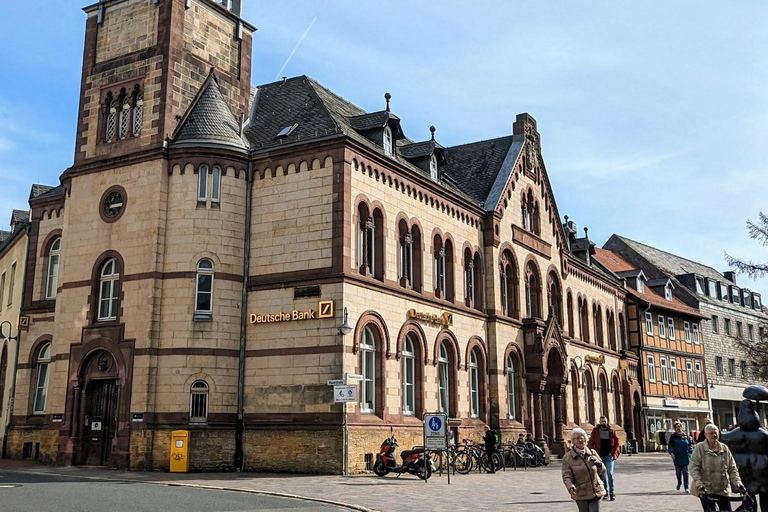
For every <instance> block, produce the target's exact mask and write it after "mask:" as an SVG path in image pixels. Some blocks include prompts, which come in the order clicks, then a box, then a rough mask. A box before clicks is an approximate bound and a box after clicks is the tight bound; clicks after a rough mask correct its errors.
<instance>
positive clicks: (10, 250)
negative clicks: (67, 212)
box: [0, 189, 36, 454]
mask: <svg viewBox="0 0 768 512" xmlns="http://www.w3.org/2000/svg"><path fill="white" fill-rule="evenodd" d="M35 191H36V189H33V191H32V192H33V194H34V193H35ZM10 225H11V229H10V231H4V230H0V440H2V445H0V446H2V453H3V454H5V452H6V447H7V443H6V439H7V438H6V431H7V427H8V422H9V421H10V416H11V415H10V410H11V407H12V404H13V400H12V396H13V386H14V376H15V374H16V353H17V349H18V342H17V340H16V338H17V337H18V333H19V328H21V329H24V328H25V327H26V325H24V324H23V323H21V322H19V312H20V311H21V303H22V300H23V290H24V282H23V279H24V267H25V265H26V261H27V239H28V227H29V212H25V211H21V210H13V212H12V214H11V223H10Z"/></svg>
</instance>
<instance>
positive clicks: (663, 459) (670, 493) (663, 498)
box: [0, 454, 701, 512]
mask: <svg viewBox="0 0 768 512" xmlns="http://www.w3.org/2000/svg"><path fill="white" fill-rule="evenodd" d="M11 469H12V470H14V471H23V472H34V473H38V474H51V475H59V476H77V477H79V478H93V479H103V480H109V481H133V482H135V481H140V482H147V483H156V484H164V485H186V486H194V487H207V488H215V489H222V488H223V489H230V490H239V491H249V492H260V493H266V494H273V493H275V494H278V495H286V496H291V497H303V498H310V499H317V500H329V501H331V502H335V503H338V504H346V505H355V506H356V508H358V510H366V509H370V510H376V511H382V512H384V511H387V512H389V511H399V510H412V509H413V508H414V507H417V508H422V509H425V510H440V509H445V510H491V509H498V508H502V509H507V510H509V509H511V510H519V511H535V512H549V511H552V512H555V511H558V512H559V511H561V510H575V509H576V507H575V506H574V504H573V502H572V501H571V500H570V499H569V498H568V494H567V493H566V491H565V488H564V486H563V483H562V480H561V478H560V464H559V461H553V462H552V464H550V465H549V466H548V467H543V468H535V469H527V470H522V469H518V470H517V471H514V470H508V471H506V472H500V473H497V474H495V475H490V474H485V473H483V474H479V473H472V474H469V475H455V476H451V484H450V486H449V485H448V483H447V479H446V477H445V475H444V476H442V477H439V476H437V475H435V476H433V478H431V479H430V480H429V482H428V483H424V482H422V481H420V480H417V479H416V477H414V476H411V475H403V476H401V477H400V478H396V477H395V476H392V475H388V476H386V477H384V478H379V477H376V476H373V475H359V476H349V477H343V476H304V475H282V474H280V475H278V474H266V473H265V474H262V473H241V474H235V473H188V474H178V473H174V474H170V473H139V472H124V471H113V470H106V469H90V468H82V467H69V468H58V467H56V468H54V467H49V466H41V465H38V464H35V463H29V462H21V461H6V460H3V461H0V471H2V470H11ZM615 479H616V484H617V500H616V501H615V502H602V504H601V509H602V510H604V511H616V512H618V511H622V512H623V511H627V512H635V511H638V512H639V511H647V510H654V511H670V512H687V511H691V512H693V511H696V510H700V509H701V507H700V505H699V501H698V499H696V498H693V497H692V496H690V495H687V494H684V493H682V492H679V491H675V490H674V489H675V472H674V467H673V465H672V463H671V462H670V460H669V457H668V456H667V455H666V454H640V455H633V456H632V457H627V456H626V455H624V456H622V457H621V458H620V459H619V460H618V461H617V463H616V475H615Z"/></svg>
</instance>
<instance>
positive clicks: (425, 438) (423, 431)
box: [421, 418, 429, 483]
mask: <svg viewBox="0 0 768 512" xmlns="http://www.w3.org/2000/svg"><path fill="white" fill-rule="evenodd" d="M421 422H422V424H423V423H424V418H422V419H421ZM421 435H422V436H423V437H424V475H425V476H426V474H427V432H426V429H425V428H423V427H422V429H421ZM427 480H429V478H425V479H424V483H427Z"/></svg>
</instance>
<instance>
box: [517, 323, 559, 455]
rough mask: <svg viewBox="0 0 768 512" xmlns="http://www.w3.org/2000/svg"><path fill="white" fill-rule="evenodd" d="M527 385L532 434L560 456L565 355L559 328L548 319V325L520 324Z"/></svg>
mask: <svg viewBox="0 0 768 512" xmlns="http://www.w3.org/2000/svg"><path fill="white" fill-rule="evenodd" d="M523 335H524V339H525V362H526V368H525V372H526V383H527V385H528V392H529V393H530V399H531V400H532V402H533V411H532V412H533V422H532V423H533V435H534V437H535V439H536V442H537V443H538V444H540V445H541V446H545V445H547V446H549V448H550V450H551V451H553V452H555V453H558V454H562V453H564V451H565V443H564V440H563V424H564V420H565V418H566V415H565V414H564V407H563V405H564V403H565V389H566V385H567V384H568V377H567V373H566V368H567V365H566V360H567V352H566V348H565V342H564V341H563V338H562V333H561V331H560V327H559V326H558V324H557V322H556V321H555V317H554V316H551V317H550V318H549V320H547V322H546V323H545V322H543V321H541V320H538V319H534V318H526V319H525V320H524V321H523Z"/></svg>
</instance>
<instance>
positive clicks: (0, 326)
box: [0, 320, 19, 458]
mask: <svg viewBox="0 0 768 512" xmlns="http://www.w3.org/2000/svg"><path fill="white" fill-rule="evenodd" d="M5 324H8V334H5ZM11 333H13V324H12V323H11V322H9V321H8V320H5V321H4V322H2V323H0V339H2V338H4V339H5V340H6V341H8V342H10V341H11V340H14V341H15V342H16V356H15V363H14V366H13V382H12V384H11V396H10V397H8V411H9V413H8V418H7V421H6V424H5V433H6V434H5V435H4V436H3V446H2V457H3V458H5V456H6V455H7V449H8V427H9V426H10V425H11V415H12V413H13V405H14V404H13V399H14V397H15V396H16V368H18V365H19V331H18V329H17V330H16V336H11ZM2 384H5V383H4V382H0V385H2ZM2 398H3V397H2V396H0V401H2ZM1 405H2V404H0V406H1Z"/></svg>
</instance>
